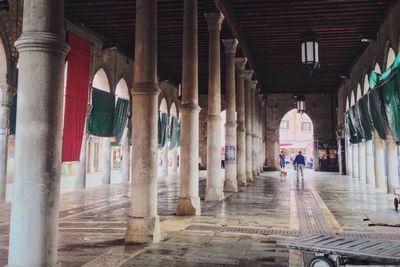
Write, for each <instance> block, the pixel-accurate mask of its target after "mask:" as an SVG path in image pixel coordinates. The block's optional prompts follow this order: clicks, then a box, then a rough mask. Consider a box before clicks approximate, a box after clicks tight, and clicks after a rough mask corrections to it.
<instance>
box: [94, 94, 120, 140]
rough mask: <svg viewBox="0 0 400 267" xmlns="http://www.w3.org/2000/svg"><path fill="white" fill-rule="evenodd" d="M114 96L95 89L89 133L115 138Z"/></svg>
mask: <svg viewBox="0 0 400 267" xmlns="http://www.w3.org/2000/svg"><path fill="white" fill-rule="evenodd" d="M114 103H115V100H114V95H113V94H111V93H108V92H104V91H102V90H99V89H96V88H93V90H92V108H91V110H90V114H89V119H88V133H89V134H91V135H96V136H101V137H111V136H113V128H114V105H115V104H114Z"/></svg>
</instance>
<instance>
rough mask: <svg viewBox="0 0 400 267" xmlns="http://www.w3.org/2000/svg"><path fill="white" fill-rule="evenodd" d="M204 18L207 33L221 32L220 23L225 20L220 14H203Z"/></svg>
mask: <svg viewBox="0 0 400 267" xmlns="http://www.w3.org/2000/svg"><path fill="white" fill-rule="evenodd" d="M204 17H205V18H206V21H207V27H208V31H215V30H217V31H220V30H221V25H222V21H224V18H225V17H224V15H222V13H221V12H215V13H204Z"/></svg>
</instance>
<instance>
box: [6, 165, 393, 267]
mask: <svg viewBox="0 0 400 267" xmlns="http://www.w3.org/2000/svg"><path fill="white" fill-rule="evenodd" d="M205 185H206V181H205V180H204V179H203V180H201V181H200V194H201V198H202V199H203V198H204V192H205ZM158 192H159V198H158V211H159V214H160V216H161V220H162V221H163V222H165V223H166V224H168V227H169V229H170V230H171V229H172V230H174V229H177V228H178V224H181V225H180V227H181V228H180V229H181V230H180V231H178V232H169V234H168V235H167V236H166V238H165V239H164V241H163V242H161V243H159V244H155V245H151V246H149V247H147V248H146V249H144V250H143V251H142V252H141V253H139V254H138V255H137V256H136V257H133V258H131V257H132V255H134V253H133V252H132V253H131V252H127V251H126V250H125V249H123V248H124V246H123V242H124V234H125V225H126V216H127V212H128V207H129V200H130V198H129V194H130V185H129V184H128V183H122V184H114V185H106V186H99V187H96V188H91V189H87V190H80V191H75V192H70V193H65V194H62V196H61V211H60V224H59V227H60V247H59V259H60V261H61V266H81V265H82V264H84V263H87V262H89V261H91V260H93V259H95V258H96V257H99V256H100V255H101V254H103V253H105V252H108V253H109V258H114V262H113V263H112V265H110V266H118V264H122V262H125V263H124V265H123V266H288V265H290V266H302V256H301V254H299V253H298V252H295V251H291V250H288V249H286V248H283V247H279V246H277V245H276V241H277V240H281V239H285V238H289V236H290V235H295V234H296V233H299V232H300V233H301V234H305V233H313V232H317V233H330V232H340V231H345V232H348V231H350V232H377V233H381V232H386V233H388V232H390V233H392V234H394V233H396V234H400V229H399V228H389V227H377V226H375V227H370V226H368V222H364V221H363V219H364V216H365V214H366V213H367V212H369V211H380V210H387V211H391V210H393V208H392V196H391V195H390V194H384V193H379V192H376V191H375V189H372V188H369V187H368V186H367V185H364V184H360V183H359V182H358V181H356V180H353V179H351V178H349V177H345V176H340V175H337V174H333V173H313V172H307V173H306V179H305V181H304V182H303V181H301V180H300V181H299V182H297V181H296V178H295V177H294V175H290V174H289V176H288V177H287V179H286V181H281V180H280V177H279V175H278V173H275V172H269V173H264V174H263V175H261V176H260V177H258V178H257V179H256V181H255V182H253V183H251V184H250V185H249V186H247V187H241V188H240V190H239V192H238V193H233V194H230V195H227V198H226V199H225V200H224V201H222V202H219V203H217V202H213V203H205V202H203V201H202V211H203V214H202V216H195V217H192V218H181V219H182V220H181V219H180V218H177V217H176V216H175V209H176V203H177V200H178V193H179V179H178V176H169V177H165V178H164V179H161V180H160V182H159V190H158ZM0 207H1V210H2V213H1V215H0V235H1V236H0V265H1V266H2V265H3V264H6V259H7V244H8V220H9V211H10V205H9V204H7V205H4V204H2V205H1V206H0ZM3 211H4V212H3ZM180 220H181V221H180ZM190 225H205V226H207V225H209V226H213V227H214V228H212V227H210V228H207V227H203V228H202V227H200V228H199V227H198V228H196V227H192V228H190ZM218 226H224V228H221V227H218ZM187 227H189V228H187ZM185 228H187V230H185ZM191 229H192V230H191ZM196 229H197V230H196ZM221 229H223V230H221ZM279 231H283V232H279ZM284 231H286V232H284ZM255 233H256V234H255ZM279 233H281V234H279ZM283 233H285V234H283ZM288 235H289V236H288ZM121 248H122V249H123V251H124V253H123V260H121V261H119V260H118V257H117V255H116V254H118V253H116V252H115V253H114V251H118V249H121ZM110 251H111V252H110ZM133 251H136V252H137V249H136V250H135V249H133ZM136 252H135V253H136ZM129 253H131V254H129ZM118 255H119V254H118Z"/></svg>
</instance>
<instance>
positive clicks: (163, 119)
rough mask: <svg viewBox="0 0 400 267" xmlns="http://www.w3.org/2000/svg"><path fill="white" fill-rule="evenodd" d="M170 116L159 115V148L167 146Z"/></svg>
mask: <svg viewBox="0 0 400 267" xmlns="http://www.w3.org/2000/svg"><path fill="white" fill-rule="evenodd" d="M167 128H168V114H166V113H161V112H159V113H158V148H163V147H164V146H165V145H166V144H167Z"/></svg>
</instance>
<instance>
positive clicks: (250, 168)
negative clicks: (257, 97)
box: [244, 70, 253, 182]
mask: <svg viewBox="0 0 400 267" xmlns="http://www.w3.org/2000/svg"><path fill="white" fill-rule="evenodd" d="M252 77H253V71H252V70H245V71H244V78H245V91H246V92H245V102H246V104H245V114H246V116H245V122H246V177H247V182H252V181H253V164H252V151H253V146H252V143H253V137H252V131H251V130H252V129H251V119H252V118H251V79H252Z"/></svg>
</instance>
